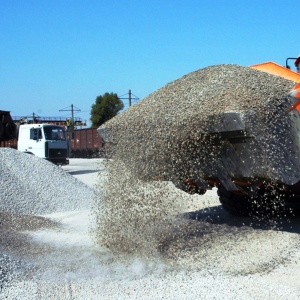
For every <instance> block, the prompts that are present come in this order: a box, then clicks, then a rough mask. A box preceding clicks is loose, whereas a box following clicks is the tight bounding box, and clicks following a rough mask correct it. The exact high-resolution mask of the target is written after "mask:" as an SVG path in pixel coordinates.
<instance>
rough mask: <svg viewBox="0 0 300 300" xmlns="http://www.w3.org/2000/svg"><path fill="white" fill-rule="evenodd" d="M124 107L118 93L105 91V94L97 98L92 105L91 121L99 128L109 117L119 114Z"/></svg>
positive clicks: (93, 125) (94, 126)
mask: <svg viewBox="0 0 300 300" xmlns="http://www.w3.org/2000/svg"><path fill="white" fill-rule="evenodd" d="M123 108H124V104H123V102H122V101H121V100H120V99H119V97H118V95H117V94H114V93H110V94H109V93H105V94H104V95H103V96H98V97H97V98H96V101H95V104H93V105H92V110H91V118H90V120H91V122H92V127H93V128H97V127H99V126H100V125H102V124H103V123H105V122H106V121H108V120H109V119H111V118H113V117H114V116H116V115H117V114H118V112H119V111H120V110H122V109H123Z"/></svg>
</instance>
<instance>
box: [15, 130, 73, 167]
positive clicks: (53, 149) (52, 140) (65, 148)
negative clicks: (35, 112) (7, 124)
mask: <svg viewBox="0 0 300 300" xmlns="http://www.w3.org/2000/svg"><path fill="white" fill-rule="evenodd" d="M18 150H19V151H22V152H26V153H30V154H34V155H36V156H38V157H41V158H44V159H47V160H49V161H51V162H53V163H55V164H58V165H67V164H69V159H68V157H69V141H68V140H67V139H66V135H65V130H64V128H63V127H62V126H58V125H52V124H24V125H20V126H19V134H18Z"/></svg>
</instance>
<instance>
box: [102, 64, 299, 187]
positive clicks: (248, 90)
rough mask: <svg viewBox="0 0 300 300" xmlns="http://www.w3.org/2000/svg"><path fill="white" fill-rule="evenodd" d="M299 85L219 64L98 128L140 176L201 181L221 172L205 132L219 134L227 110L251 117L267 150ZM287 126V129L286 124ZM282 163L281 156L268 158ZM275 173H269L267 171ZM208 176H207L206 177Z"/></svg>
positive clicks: (175, 83) (168, 87)
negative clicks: (276, 124)
mask: <svg viewBox="0 0 300 300" xmlns="http://www.w3.org/2000/svg"><path fill="white" fill-rule="evenodd" d="M294 85H295V83H294V82H292V81H290V80H287V79H284V78H282V77H278V76H274V75H271V74H268V73H265V72H261V71H257V70H254V69H251V68H248V67H242V66H238V65H217V66H211V67H207V68H204V69H200V70H198V71H195V72H192V73H189V74H187V75H185V76H183V77H182V78H179V79H177V80H175V81H173V82H171V83H169V84H167V85H166V86H164V87H162V88H160V89H159V90H157V91H156V92H154V93H152V94H150V95H149V96H148V97H146V98H145V99H143V100H142V101H140V102H139V103H138V104H136V105H134V106H132V107H130V108H129V109H128V110H126V111H125V112H124V113H122V114H119V115H117V116H116V117H115V118H113V119H111V120H109V121H108V122H106V123H105V124H104V125H102V126H101V127H100V128H99V132H100V134H101V135H102V137H103V138H104V140H106V141H107V142H108V143H109V149H110V152H111V156H112V157H113V158H114V159H119V160H122V161H124V162H125V163H126V164H127V165H129V166H130V169H131V171H133V172H135V174H136V176H137V178H140V179H145V180H172V181H174V182H179V181H180V180H181V179H184V178H193V177H196V178H201V177H202V172H203V173H204V172H205V171H206V170H210V171H211V173H212V174H213V175H216V174H219V173H220V172H221V168H220V166H218V164H219V163H220V162H219V161H218V156H219V151H221V149H219V147H218V146H216V143H214V140H213V139H211V138H208V137H207V136H206V135H205V134H207V133H208V132H217V131H220V129H221V128H220V126H222V125H220V124H222V122H221V116H222V114H223V113H225V112H240V113H242V114H245V115H247V118H248V120H253V116H255V117H254V121H253V122H251V121H249V122H250V123H251V127H253V128H252V131H253V134H254V135H256V136H260V139H261V144H262V147H263V148H265V149H266V150H265V151H268V150H267V149H268V145H270V144H271V142H274V139H272V140H270V138H269V137H270V135H272V134H271V133H270V132H269V130H271V128H273V127H274V126H273V125H274V121H275V120H276V118H277V117H278V116H277V115H276V112H274V109H275V108H276V109H278V105H279V103H280V104H281V106H282V110H283V111H284V109H285V108H286V106H287V105H288V103H287V100H286V96H287V94H288V92H289V91H290V90H291V89H292V88H293V86H294ZM223 126H224V125H223ZM281 126H283V125H281ZM272 157H273V159H274V160H276V161H278V160H280V158H278V157H276V153H273V156H272V155H271V153H270V155H269V156H268V159H270V160H272ZM268 171H270V170H268ZM205 175H207V174H205Z"/></svg>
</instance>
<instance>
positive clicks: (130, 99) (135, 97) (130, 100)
mask: <svg viewBox="0 0 300 300" xmlns="http://www.w3.org/2000/svg"><path fill="white" fill-rule="evenodd" d="M132 95H133V96H134V98H132ZM123 96H125V95H123ZM123 96H121V97H119V99H125V100H129V106H131V104H132V100H139V98H138V97H137V96H135V95H134V94H133V93H132V92H131V90H129V91H128V97H125V98H124V97H123Z"/></svg>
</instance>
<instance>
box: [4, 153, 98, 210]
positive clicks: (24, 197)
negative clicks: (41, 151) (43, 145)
mask: <svg viewBox="0 0 300 300" xmlns="http://www.w3.org/2000/svg"><path fill="white" fill-rule="evenodd" d="M0 173H1V177H0V195H1V202H0V210H4V211H9V212H12V213H20V214H27V215H42V214H47V213H52V212H59V211H67V210H78V209H84V208H89V207H90V205H91V201H92V198H93V191H92V189H91V188H89V187H87V186H86V185H85V184H83V183H82V182H80V181H78V180H77V179H75V178H74V177H73V176H71V175H69V174H67V173H65V172H64V171H63V170H62V168H60V167H58V166H56V165H54V164H52V163H50V162H48V161H46V160H44V159H41V158H39V157H36V156H34V155H29V154H25V153H22V152H20V151H17V150H14V149H9V148H0Z"/></svg>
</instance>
